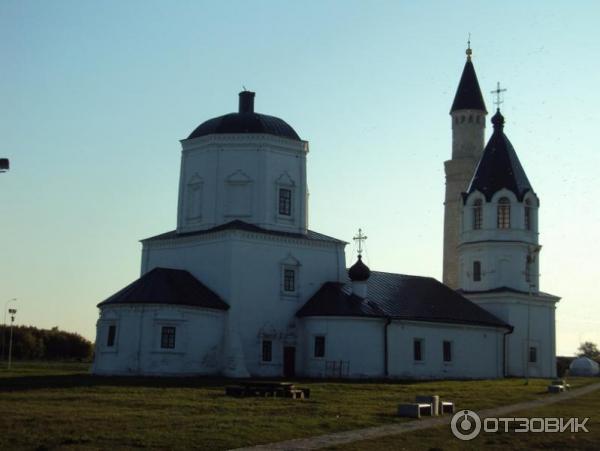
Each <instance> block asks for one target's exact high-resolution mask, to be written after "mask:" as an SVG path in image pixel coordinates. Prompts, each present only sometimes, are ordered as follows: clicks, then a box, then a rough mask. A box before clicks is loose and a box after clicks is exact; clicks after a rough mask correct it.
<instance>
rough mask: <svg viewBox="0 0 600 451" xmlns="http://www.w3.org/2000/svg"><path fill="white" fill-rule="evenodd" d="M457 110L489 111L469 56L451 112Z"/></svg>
mask: <svg viewBox="0 0 600 451" xmlns="http://www.w3.org/2000/svg"><path fill="white" fill-rule="evenodd" d="M456 110H481V111H485V112H486V113H487V110H486V109H485V102H484V101H483V96H482V95H481V89H480V88H479V82H478V81H477V75H476V74H475V67H473V63H472V62H471V58H467V62H466V63H465V68H464V69H463V73H462V76H461V77H460V82H459V83H458V89H457V90H456V95H455V96H454V102H452V108H450V113H453V112H454V111H456Z"/></svg>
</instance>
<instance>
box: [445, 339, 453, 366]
mask: <svg viewBox="0 0 600 451" xmlns="http://www.w3.org/2000/svg"><path fill="white" fill-rule="evenodd" d="M444 362H452V342H451V341H444Z"/></svg>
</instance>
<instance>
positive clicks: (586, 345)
mask: <svg viewBox="0 0 600 451" xmlns="http://www.w3.org/2000/svg"><path fill="white" fill-rule="evenodd" d="M577 355H578V356H579V357H588V358H590V359H594V360H598V359H600V350H599V349H598V346H597V345H596V343H592V342H591V341H585V342H583V343H581V344H580V345H579V353H578V354H577Z"/></svg>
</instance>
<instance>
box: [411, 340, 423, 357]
mask: <svg viewBox="0 0 600 451" xmlns="http://www.w3.org/2000/svg"><path fill="white" fill-rule="evenodd" d="M413 359H414V360H415V361H416V362H421V361H423V340H421V339H420V338H415V340H414V341H413Z"/></svg>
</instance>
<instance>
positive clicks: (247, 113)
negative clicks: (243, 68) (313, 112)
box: [187, 91, 301, 141]
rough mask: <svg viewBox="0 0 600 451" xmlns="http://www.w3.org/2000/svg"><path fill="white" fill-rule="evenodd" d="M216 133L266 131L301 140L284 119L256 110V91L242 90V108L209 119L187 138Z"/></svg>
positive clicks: (270, 133)
mask: <svg viewBox="0 0 600 451" xmlns="http://www.w3.org/2000/svg"><path fill="white" fill-rule="evenodd" d="M214 133H266V134H268V135H274V136H280V137H282V138H288V139H293V140H296V141H301V139H300V137H299V136H298V134H297V133H296V132H295V131H294V129H293V128H292V127H291V126H290V125H289V124H288V123H287V122H285V121H284V120H283V119H279V118H278V117H274V116H267V115H266V114H259V113H255V112H254V93H253V92H250V91H243V92H240V110H239V112H238V113H230V114H226V115H224V116H219V117H215V118H213V119H209V120H208V121H206V122H203V123H202V124H200V125H199V126H198V127H196V129H195V130H194V131H193V132H192V133H191V134H190V136H188V138H187V139H193V138H198V137H200V136H206V135H212V134H214Z"/></svg>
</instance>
